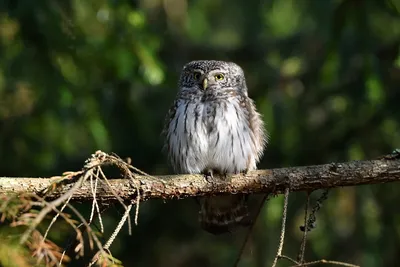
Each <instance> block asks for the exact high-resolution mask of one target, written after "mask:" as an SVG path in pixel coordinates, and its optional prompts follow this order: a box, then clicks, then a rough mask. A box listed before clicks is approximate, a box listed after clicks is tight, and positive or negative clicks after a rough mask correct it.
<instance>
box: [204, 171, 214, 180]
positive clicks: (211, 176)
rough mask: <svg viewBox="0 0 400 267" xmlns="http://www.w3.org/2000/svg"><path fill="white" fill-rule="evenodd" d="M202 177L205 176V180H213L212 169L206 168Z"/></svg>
mask: <svg viewBox="0 0 400 267" xmlns="http://www.w3.org/2000/svg"><path fill="white" fill-rule="evenodd" d="M204 177H205V178H206V181H207V182H209V183H212V182H213V179H214V176H213V171H212V170H207V171H206V172H205V173H204Z"/></svg>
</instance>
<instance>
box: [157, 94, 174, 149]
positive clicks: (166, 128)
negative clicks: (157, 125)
mask: <svg viewBox="0 0 400 267" xmlns="http://www.w3.org/2000/svg"><path fill="white" fill-rule="evenodd" d="M177 108H178V101H177V100H175V101H174V104H173V105H172V106H171V108H170V109H169V110H168V113H167V115H166V116H165V120H164V128H163V130H162V132H161V135H162V137H163V138H164V147H163V150H164V151H169V149H168V143H169V142H168V138H169V137H168V132H169V125H170V124H171V121H172V120H173V118H174V117H175V114H176V110H177Z"/></svg>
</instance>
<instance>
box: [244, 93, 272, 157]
mask: <svg viewBox="0 0 400 267" xmlns="http://www.w3.org/2000/svg"><path fill="white" fill-rule="evenodd" d="M244 102H245V108H246V110H247V113H248V120H249V127H250V130H251V131H252V132H253V135H254V145H255V152H256V153H257V161H259V160H260V158H261V156H262V154H263V153H264V148H265V145H266V144H267V141H268V135H267V131H266V130H265V128H264V121H263V120H262V118H261V115H260V113H258V112H257V109H256V106H255V104H254V101H253V100H252V99H251V98H249V97H247V96H246V97H245V101H244Z"/></svg>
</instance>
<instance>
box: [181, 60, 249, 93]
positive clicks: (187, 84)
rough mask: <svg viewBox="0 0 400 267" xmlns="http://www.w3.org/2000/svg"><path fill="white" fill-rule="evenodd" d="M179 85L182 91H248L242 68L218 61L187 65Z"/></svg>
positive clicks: (199, 61) (195, 62)
mask: <svg viewBox="0 0 400 267" xmlns="http://www.w3.org/2000/svg"><path fill="white" fill-rule="evenodd" d="M179 85H180V87H181V89H184V88H185V89H186V90H188V89H190V90H199V91H206V90H221V89H229V90H232V89H235V90H239V91H243V92H246V91H247V89H246V82H245V78H244V73H243V70H242V68H241V67H239V66H238V65H237V64H235V63H233V62H225V61H216V60H197V61H192V62H189V63H187V64H186V65H185V66H184V67H183V70H182V72H181V77H180V79H179Z"/></svg>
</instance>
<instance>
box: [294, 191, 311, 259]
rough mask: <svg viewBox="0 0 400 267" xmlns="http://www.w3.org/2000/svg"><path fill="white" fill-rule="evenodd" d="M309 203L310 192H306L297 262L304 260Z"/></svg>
mask: <svg viewBox="0 0 400 267" xmlns="http://www.w3.org/2000/svg"><path fill="white" fill-rule="evenodd" d="M309 204H310V193H309V192H307V199H306V204H305V207H304V231H303V238H302V239H301V245H300V251H299V254H298V256H297V260H298V262H299V263H300V264H301V263H303V262H304V253H305V250H306V242H307V232H308V226H307V225H308V206H309Z"/></svg>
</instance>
